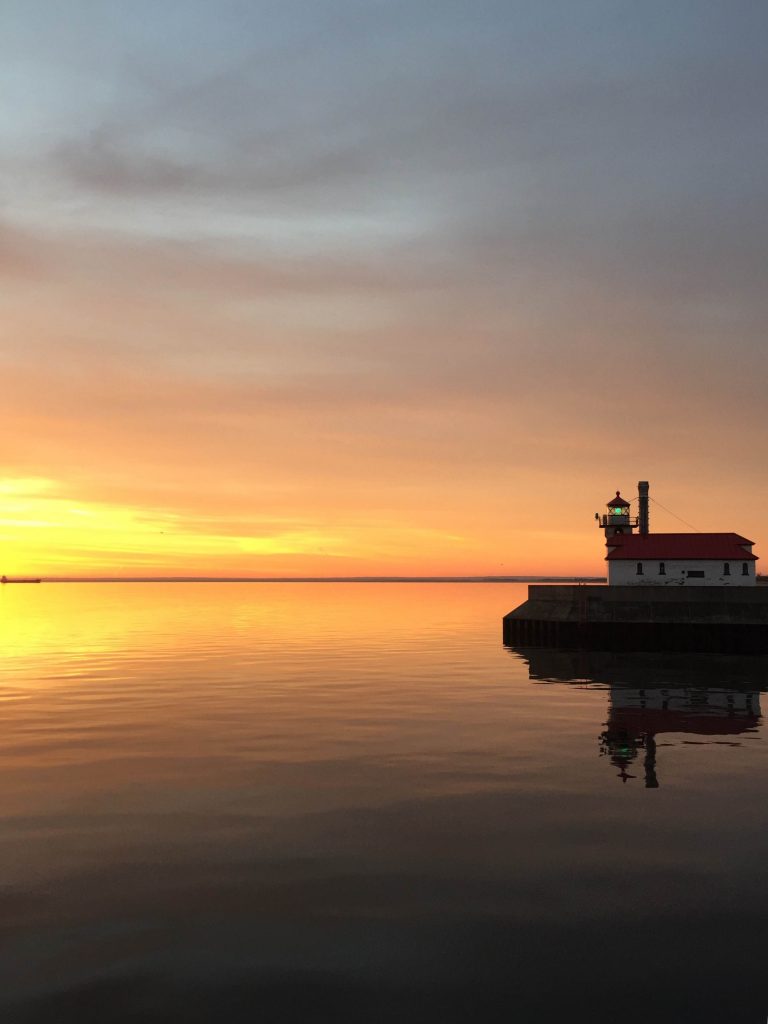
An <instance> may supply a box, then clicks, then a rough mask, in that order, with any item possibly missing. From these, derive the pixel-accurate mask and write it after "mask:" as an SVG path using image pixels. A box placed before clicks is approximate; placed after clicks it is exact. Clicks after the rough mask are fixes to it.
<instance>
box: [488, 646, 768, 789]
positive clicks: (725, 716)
mask: <svg viewBox="0 0 768 1024" xmlns="http://www.w3.org/2000/svg"><path fill="white" fill-rule="evenodd" d="M508 649H509V650H510V651H511V652H512V653H514V654H515V655H517V656H518V657H519V658H521V659H522V660H523V661H525V662H526V664H527V667H528V675H529V678H530V679H531V680H533V681H537V682H545V683H546V682H550V683H567V684H570V685H578V686H589V687H590V688H595V687H597V688H599V689H604V690H606V692H607V695H608V708H607V712H608V715H607V719H606V721H605V722H604V723H603V726H604V728H603V730H602V732H601V733H600V734H599V736H598V746H599V751H600V754H601V755H603V756H605V757H606V758H607V760H608V761H609V762H610V764H611V765H612V766H613V767H614V768H616V769H617V771H616V775H617V777H618V778H620V779H621V781H622V782H624V783H626V782H628V781H629V780H631V779H637V778H642V780H643V782H644V785H645V787H646V788H647V789H657V788H658V787H659V785H660V781H659V769H658V746H659V745H668V744H670V743H671V742H672V743H673V742H674V739H673V737H674V736H680V737H683V739H682V740H681V741H680V742H683V743H690V742H698V743H727V744H732V745H738V744H739V743H740V737H744V736H745V735H748V734H751V735H754V734H755V733H756V732H757V731H758V730H759V728H760V726H761V724H762V712H761V708H760V694H761V693H762V692H765V691H766V689H768V682H767V681H768V659H766V658H740V657H736V656H732V657H731V656H725V655H722V656H711V655H682V654H680V655H675V654H665V655H656V654H648V653H638V654H620V653H615V652H600V651H556V650H551V649H544V648H516V647H509V648H508ZM692 736H695V737H701V739H699V740H693V741H692V740H691V739H690V737H692Z"/></svg>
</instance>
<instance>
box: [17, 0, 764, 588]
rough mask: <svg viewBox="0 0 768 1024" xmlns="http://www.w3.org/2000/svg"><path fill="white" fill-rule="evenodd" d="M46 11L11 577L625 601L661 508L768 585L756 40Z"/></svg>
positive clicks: (624, 22)
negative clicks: (348, 579) (381, 579)
mask: <svg viewBox="0 0 768 1024" xmlns="http://www.w3.org/2000/svg"><path fill="white" fill-rule="evenodd" d="M12 6H13V5H12ZM32 6H33V7H35V8H37V7H40V8H45V9H46V12H47V16H46V18H45V19H41V18H39V17H35V16H34V12H30V11H29V10H28V7H27V5H16V6H15V7H13V11H12V15H11V17H10V18H9V24H8V26H6V30H5V32H4V36H5V38H4V41H3V42H2V43H0V47H5V48H8V50H9V53H10V52H11V51H12V53H13V54H14V55H16V54H19V53H23V54H24V55H25V56H24V58H23V59H14V61H6V62H3V61H0V68H1V69H2V70H0V86H2V87H3V91H4V94H5V95H8V96H11V97H12V98H13V103H12V104H11V107H12V109H10V108H9V110H8V112H7V113H6V115H5V116H4V119H3V120H0V143H2V145H0V152H2V153H3V157H2V160H0V182H1V183H2V184H3V185H4V186H5V193H6V194H8V195H10V196H12V197H13V200H14V202H13V204H12V205H11V206H9V207H8V208H7V210H6V213H5V214H4V215H3V219H0V274H1V275H2V283H3V288H2V292H1V293H0V313H1V314H2V316H1V318H0V332H1V333H0V370H1V371H2V381H3V400H2V407H1V411H0V416H1V417H2V427H3V429H2V447H1V448H0V552H1V553H2V555H1V557H0V563H1V564H0V571H2V572H5V573H6V574H15V573H35V574H43V575H83V574H91V573H93V574H126V575H149V574H160V575H166V574H167V575H175V574H190V575H219V574H220V575H245V576H249V575H254V576H259V575H360V574H382V575H387V574H440V575H443V574H445V575H451V574H511V575H514V574H527V573H551V574H572V573H573V574H599V573H602V571H603V562H602V555H603V551H602V541H601V536H600V535H599V534H598V532H597V531H596V530H595V528H594V522H593V519H592V516H593V514H594V512H595V511H598V510H600V511H602V510H603V506H604V504H605V502H606V501H607V499H608V498H609V496H610V495H611V494H612V493H613V492H614V491H615V490H616V489H617V488H621V489H622V491H623V492H624V493H625V494H626V495H627V496H628V497H632V496H634V494H635V485H636V481H637V480H638V478H646V479H649V480H650V482H651V495H652V497H655V498H656V499H658V500H659V501H660V502H662V503H663V504H664V505H666V506H667V508H670V509H672V510H673V511H674V512H676V513H677V514H678V515H680V516H682V517H683V518H684V519H686V520H687V521H688V522H690V523H692V524H693V525H694V526H696V527H697V528H698V529H701V530H738V531H739V532H742V533H744V534H746V535H747V536H749V537H750V538H752V539H754V540H755V541H756V542H757V545H758V546H757V551H758V553H760V550H761V547H760V545H761V543H762V540H763V538H765V537H766V536H767V535H768V513H766V511H765V509H766V504H767V503H766V497H768V495H767V494H766V490H767V489H768V485H766V482H765V479H764V473H763V472H762V466H763V464H764V462H765V459H766V455H768V451H767V450H766V449H767V448H768V443H767V442H766V432H765V398H764V394H763V391H764V387H763V382H764V380H765V376H766V371H767V370H768V346H766V344H765V326H766V298H765V287H764V281H763V268H764V262H765V261H764V253H765V243H766V237H765V227H764V224H763V223H762V219H761V218H759V217H755V216H754V210H755V209H762V208H763V206H762V204H763V203H764V196H762V195H761V189H762V187H763V186H762V185H761V182H764V181H765V180H766V176H765V174H764V173H762V172H760V173H758V171H759V168H761V167H762V168H763V171H764V170H765V169H766V168H765V166H764V165H765V163H766V162H768V161H766V145H765V142H764V133H762V132H760V131H756V130H755V125H756V124H758V123H759V117H762V113H761V112H762V103H763V99H762V97H763V95H764V89H763V87H764V85H765V81H764V79H765V75H766V72H765V67H764V60H763V53H762V48H761V47H759V46H757V45H756V44H755V43H754V42H753V40H754V39H758V38H759V34H758V33H757V32H756V26H755V25H751V24H750V17H754V18H756V19H757V20H758V21H759V20H760V18H761V15H760V13H759V12H757V11H754V12H753V14H752V15H750V17H747V16H746V15H745V17H744V18H742V19H741V20H740V21H739V22H738V23H737V24H736V25H734V24H731V23H730V22H729V23H728V26H727V27H728V30H729V33H730V34H728V33H725V32H724V31H723V25H721V24H720V21H719V17H720V16H719V15H718V16H715V15H714V14H713V15H712V18H711V19H710V21H709V22H708V23H707V24H706V25H703V24H702V21H701V19H700V18H699V17H698V14H697V12H696V8H695V5H694V6H690V8H689V6H688V5H686V4H682V5H680V8H679V10H676V12H673V13H669V12H667V9H666V6H665V5H661V4H658V5H657V4H655V3H650V4H649V5H648V6H647V8H646V7H645V6H644V7H643V10H642V11H640V10H639V8H638V7H637V6H636V5H632V4H629V3H626V4H625V3H621V2H620V3H618V4H617V5H616V10H617V11H618V10H619V9H620V10H621V12H623V13H622V15H621V16H618V15H616V16H615V17H613V18H610V19H606V18H605V17H604V14H605V12H604V9H603V8H602V7H601V5H599V4H592V3H590V2H587V3H585V4H584V5H583V6H582V7H581V8H580V12H581V13H580V14H579V15H578V16H577V17H571V16H566V15H565V14H564V13H563V11H562V10H561V11H560V14H557V12H556V10H555V8H557V7H558V5H552V9H551V10H550V11H548V13H546V14H542V13H541V7H540V6H539V5H537V4H533V3H530V4H528V3H521V4H520V5H519V6H518V7H517V8H515V12H514V13H512V12H511V9H510V8H508V7H507V6H506V5H498V4H492V3H487V4H486V3H481V4H480V5H479V7H478V9H477V11H476V12H475V15H474V16H473V19H472V21H471V23H470V22H467V21H466V20H465V19H464V18H463V17H462V16H460V12H459V8H458V7H454V6H453V5H449V7H450V10H445V9H443V11H442V16H441V18H440V19H439V20H436V18H435V14H436V11H435V10H433V9H432V6H431V5H430V4H428V3H427V4H425V5H424V6H423V10H422V9H421V7H420V5H415V7H419V10H416V9H415V7H414V9H413V10H410V11H408V12H406V11H405V9H403V10H400V8H398V11H397V12H394V13H389V14H388V13H387V11H386V10H385V9H384V7H385V5H370V6H369V7H366V8H365V13H364V14H363V13H362V10H363V9H362V8H360V9H358V13H357V14H356V15H355V16H354V17H353V16H352V15H351V13H350V9H349V5H347V4H344V3H343V2H341V0H338V2H329V3H328V4H327V5H322V7H323V11H324V13H323V12H321V10H320V8H319V7H317V6H315V7H312V6H307V5H306V4H303V3H299V2H298V0H296V2H295V3H290V4H287V5H286V6H285V8H284V9H280V8H279V5H278V7H275V8H274V9H270V11H269V12H267V11H266V10H265V11H264V12H262V14H261V15H257V14H256V13H255V12H252V13H251V14H247V13H244V9H243V8H242V6H241V5H231V4H229V3H224V4H223V5H217V7H216V10H215V11H214V8H213V6H210V8H209V6H208V5H206V4H205V3H202V4H200V5H197V6H196V8H195V9H196V12H197V14H196V16H195V17H194V18H189V19H187V20H185V19H182V18H181V16H180V14H177V13H175V12H174V11H171V10H170V9H168V10H164V11H160V10H158V9H157V7H156V6H155V5H145V4H144V3H143V2H142V3H138V4H137V5H135V7H136V9H135V10H134V7H133V6H132V7H131V9H130V10H128V9H127V8H125V9H123V10H120V9H119V8H118V7H117V6H114V7H112V6H110V5H105V8H104V10H103V11H97V10H95V9H94V10H92V11H91V14H90V17H91V19H92V20H91V21H89V22H88V23H87V24H86V23H84V22H83V21H82V19H79V20H78V19H74V21H73V19H72V17H70V16H69V15H68V14H67V12H66V11H65V10H64V9H63V8H60V7H58V6H56V5H46V4H45V3H42V2H40V3H38V4H33V5H32ZM257 6H258V5H257ZM331 12H332V13H333V18H331V20H330V21H327V19H328V18H330V14H331ZM39 13H40V12H39V11H38V14H39ZM722 17H723V18H727V11H726V9H725V7H724V8H723V14H722ZM179 19H181V20H179ZM249 19H251V20H249ZM321 29H322V30H323V31H322V32H321V31H320V30H321ZM694 29H695V31H694ZM172 40H177V42H174V43H172V42H171V41H172ZM736 64H738V67H739V69H740V70H739V75H738V76H734V74H733V68H734V67H735V66H736ZM737 115H738V116H737ZM652 527H653V528H656V529H668V530H674V529H686V527H685V526H683V525H681V524H680V523H679V522H678V521H676V520H675V519H673V518H671V517H670V516H668V515H667V514H666V513H664V512H663V511H662V510H661V509H660V508H659V507H657V506H653V505H652Z"/></svg>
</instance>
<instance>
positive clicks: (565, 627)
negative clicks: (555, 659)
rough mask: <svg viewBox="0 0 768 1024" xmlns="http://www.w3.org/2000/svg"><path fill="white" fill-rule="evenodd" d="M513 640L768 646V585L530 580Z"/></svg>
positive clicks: (510, 629)
mask: <svg viewBox="0 0 768 1024" xmlns="http://www.w3.org/2000/svg"><path fill="white" fill-rule="evenodd" d="M504 643H505V644H507V645H508V646H515V647H517V646H521V645H522V646H529V647H563V648H582V649H586V650H602V651H621V650H624V651H627V650H633V651H703V652H708V651H723V652H734V653H752V652H755V653H757V652H768V587H679V586H675V587H642V586H627V587H621V586H611V587H608V586H583V585H582V586H540V585H533V584H532V585H531V586H529V587H528V600H527V601H526V602H525V603H524V604H521V605H520V607H519V608H515V609H514V611H511V612H509V614H508V615H505V616H504Z"/></svg>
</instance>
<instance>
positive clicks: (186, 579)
mask: <svg viewBox="0 0 768 1024" xmlns="http://www.w3.org/2000/svg"><path fill="white" fill-rule="evenodd" d="M41 580H42V582H43V583H605V582H606V579H605V577H604V576H43V577H41ZM9 582H12V581H9Z"/></svg>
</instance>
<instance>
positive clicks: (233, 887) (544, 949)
mask: <svg viewBox="0 0 768 1024" xmlns="http://www.w3.org/2000/svg"><path fill="white" fill-rule="evenodd" d="M524 594H525V587H522V586H516V585H477V584H434V585H433V584H262V585H258V584H101V585H94V584H91V585H87V584H79V585H76V584H59V585H55V584H43V585H41V586H37V587H35V586H28V587H24V586H8V587H3V588H1V589H0V628H1V629H2V633H3V637H2V641H3V661H2V677H1V679H0V683H1V686H0V715H1V716H2V733H1V734H0V735H1V736H2V739H1V740H0V744H1V746H0V750H1V754H0V768H1V772H0V816H1V819H2V831H1V832H0V866H1V871H2V874H1V877H0V882H1V888H0V928H1V931H2V986H0V1020H2V1021H4V1022H9V1024H10V1022H12V1024H16V1022H20V1024H27V1022H29V1024H43V1022H44V1024H69V1022H75V1021H76V1022H78V1024H87V1022H90V1021H94V1022H95V1021H98V1022H99V1024H104V1022H107V1024H112V1022H118V1024H120V1022H123V1021H142V1022H159V1021H163V1022H165V1021H168V1022H171V1021H173V1022H179V1024H198V1022H208V1021H222V1022H225V1024H226V1022H237V1024H239V1022H245V1021H248V1022H254V1021H259V1022H265V1021H268V1022H271V1021H279V1022H294V1021H295V1022H310V1021H311V1022H316V1021H334V1022H347V1021H354V1022H361V1024H367V1022H390V1021H400V1022H431V1021H441V1022H456V1021H462V1022H463V1021H478V1022H483V1021H505V1022H540V1021H544V1022H548V1021H558V1022H561V1021H582V1020H601V1019H616V1020H620V1021H623V1022H627V1021H629V1022H634V1021H638V1022H639V1021H642V1022H643V1024H654V1022H674V1024H679V1022H685V1021H692V1022H693V1021H695V1022H697V1024H700V1022H702V1021H707V1022H709V1021H713V1022H715V1021H716V1022H733V1024H741V1022H744V1024H747V1022H750V1024H751V1022H755V1024H758V1022H759V1024H764V1021H765V1020H766V1015H767V1014H768V982H766V972H765V964H766V952H767V950H766V939H767V938H768V916H767V915H766V911H767V910H768V882H767V881H766V855H767V854H768V830H767V828H766V826H767V825H768V801H767V800H766V779H767V778H768V775H767V773H766V769H767V768H768V754H767V751H766V742H765V729H764V725H763V720H762V718H761V701H762V702H763V703H765V700H766V699H768V698H764V695H763V691H764V689H765V687H766V681H768V663H767V662H766V661H765V660H761V659H750V660H744V661H739V660H735V659H727V658H706V657H701V658H690V657H678V658H674V657H669V658H666V659H664V658H661V657H659V658H649V657H645V658H643V657H637V656H635V657H633V656H627V655H623V656H609V655H605V656H602V657H600V656H591V657H587V656H584V655H581V656H579V655H576V654H574V655H555V654H553V653H551V652H550V653H548V652H545V651H524V652H515V651H511V650H508V649H505V648H504V647H503V646H502V642H501V617H502V615H503V614H504V613H505V612H507V611H509V610H510V609H511V608H512V607H514V606H515V605H516V604H518V603H519V602H520V600H522V599H523V597H524Z"/></svg>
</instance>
